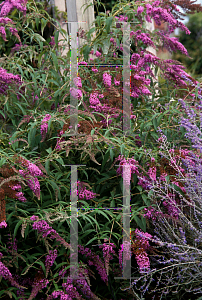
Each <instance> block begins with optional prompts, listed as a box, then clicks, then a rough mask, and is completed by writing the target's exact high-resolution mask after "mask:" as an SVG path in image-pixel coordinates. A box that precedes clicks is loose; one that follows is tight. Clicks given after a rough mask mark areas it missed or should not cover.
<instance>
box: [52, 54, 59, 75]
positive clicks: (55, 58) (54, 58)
mask: <svg viewBox="0 0 202 300" xmlns="http://www.w3.org/2000/svg"><path fill="white" fill-rule="evenodd" d="M51 56H52V58H53V62H54V66H55V67H56V70H57V71H58V59H57V56H56V55H55V53H53V52H52V53H51Z"/></svg>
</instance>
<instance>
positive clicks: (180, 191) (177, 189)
mask: <svg viewBox="0 0 202 300" xmlns="http://www.w3.org/2000/svg"><path fill="white" fill-rule="evenodd" d="M172 186H173V187H174V189H175V190H176V191H177V192H179V193H180V194H181V195H182V196H183V197H185V193H184V192H183V191H182V190H181V188H180V187H179V186H177V185H176V184H174V183H173V184H172Z"/></svg>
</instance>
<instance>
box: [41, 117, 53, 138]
mask: <svg viewBox="0 0 202 300" xmlns="http://www.w3.org/2000/svg"><path fill="white" fill-rule="evenodd" d="M50 118H51V115H49V114H46V116H45V118H43V120H42V121H41V136H42V140H41V143H42V142H43V141H44V140H45V138H46V134H47V131H48V121H49V120H50Z"/></svg>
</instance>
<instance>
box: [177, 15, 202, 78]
mask: <svg viewBox="0 0 202 300" xmlns="http://www.w3.org/2000/svg"><path fill="white" fill-rule="evenodd" d="M187 17H188V18H189V21H188V22H187V23H185V25H186V26H187V28H188V29H189V30H190V31H191V34H190V35H188V34H186V33H185V32H184V31H179V35H176V37H179V42H180V43H182V44H183V45H184V46H185V48H186V49H187V51H188V53H189V55H190V56H191V57H192V58H193V59H190V58H188V57H187V56H185V55H184V54H182V53H180V52H179V51H178V52H177V53H173V59H175V60H178V61H180V62H181V63H183V65H184V66H186V67H187V69H188V72H189V73H190V75H191V76H192V77H193V78H195V79H197V80H198V79H199V78H200V77H201V76H202V13H197V14H193V15H187Z"/></svg>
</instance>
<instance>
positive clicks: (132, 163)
mask: <svg viewBox="0 0 202 300" xmlns="http://www.w3.org/2000/svg"><path fill="white" fill-rule="evenodd" d="M115 161H120V163H119V167H118V169H117V171H116V173H117V175H122V177H123V176H124V177H125V178H126V183H127V184H129V183H130V180H131V174H137V175H139V171H138V165H139V163H138V162H137V161H136V160H135V159H134V158H128V159H126V158H125V157H124V155H119V156H118V157H117V158H116V159H115ZM123 165H127V166H128V168H125V169H126V174H124V175H123V172H124V169H123V167H122V166H123Z"/></svg>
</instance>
